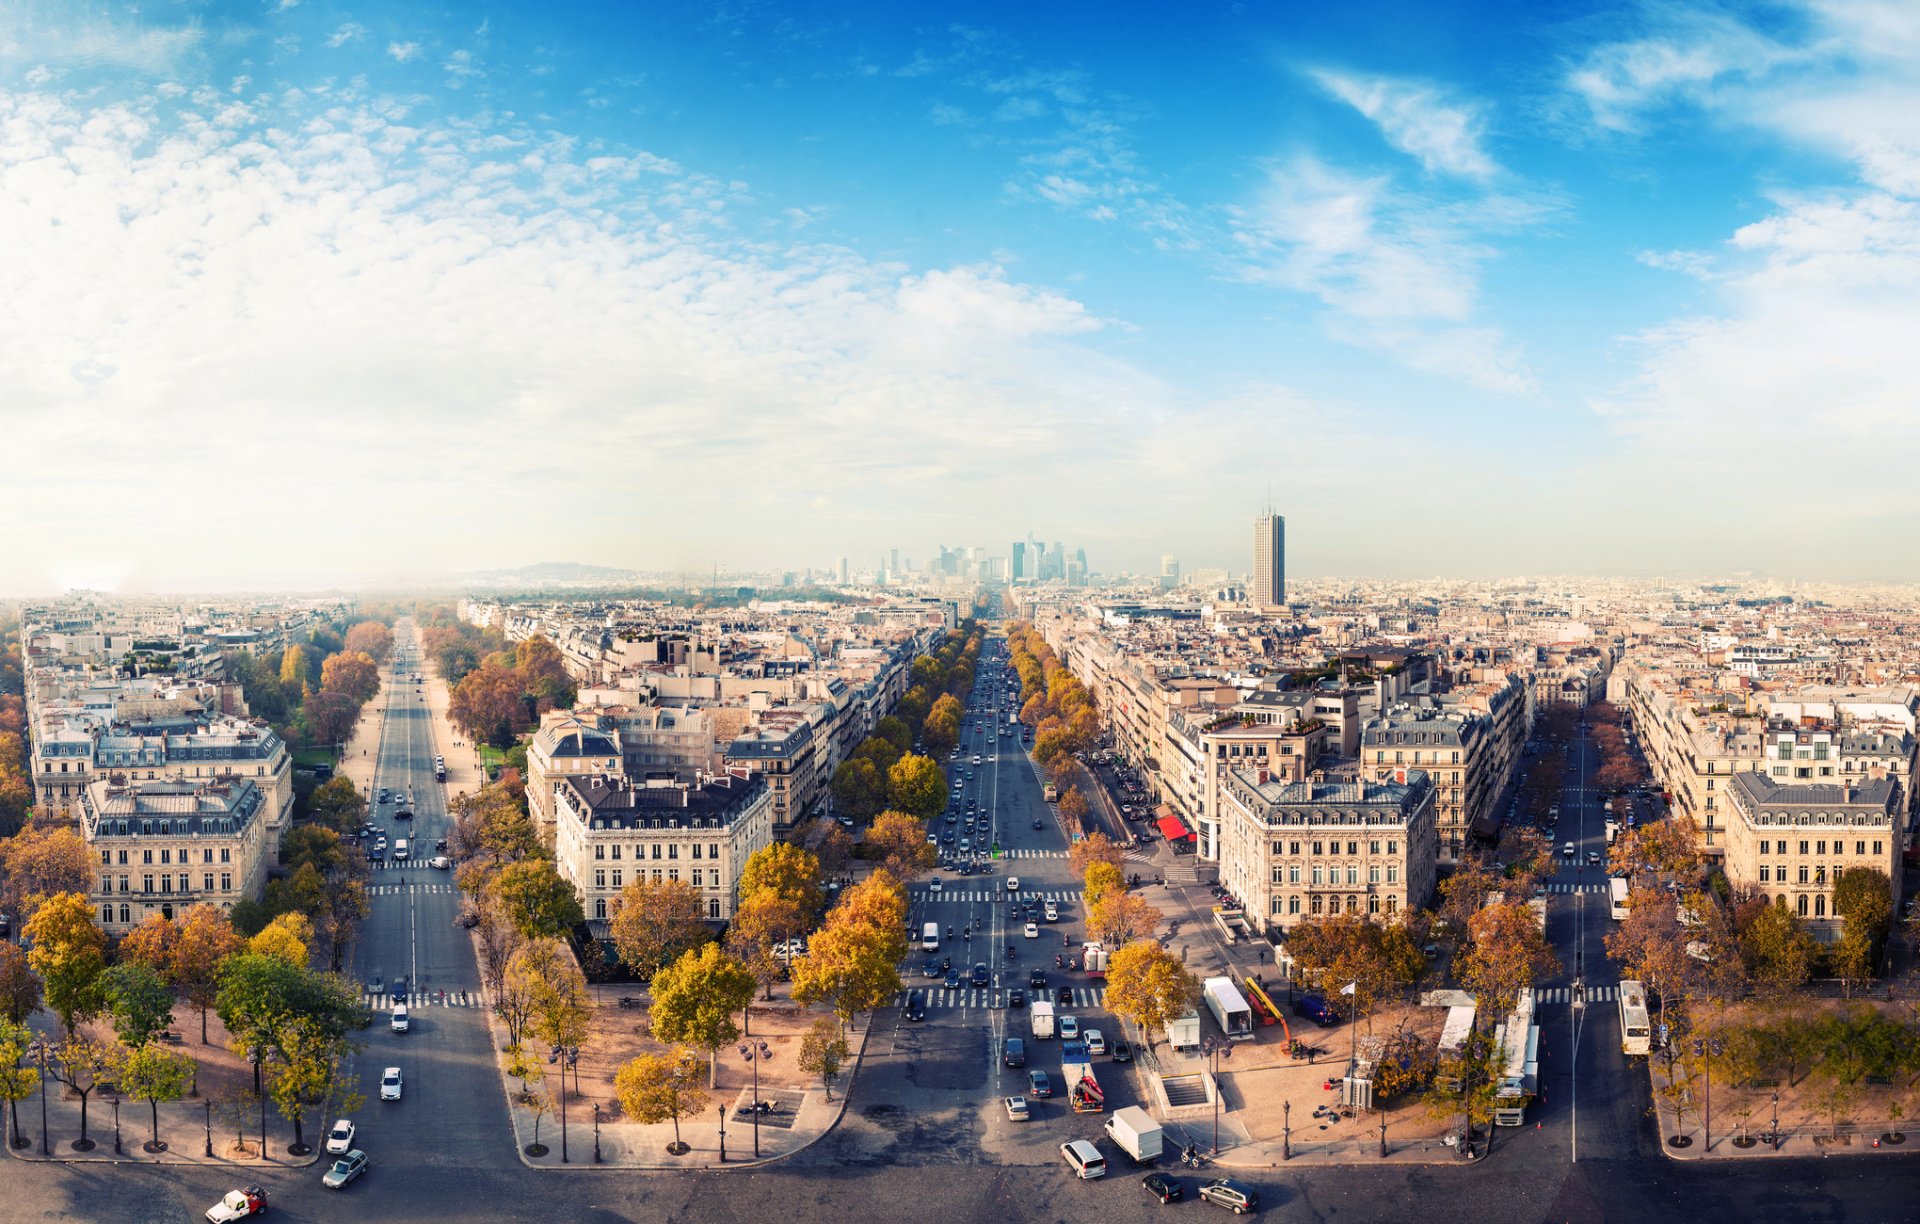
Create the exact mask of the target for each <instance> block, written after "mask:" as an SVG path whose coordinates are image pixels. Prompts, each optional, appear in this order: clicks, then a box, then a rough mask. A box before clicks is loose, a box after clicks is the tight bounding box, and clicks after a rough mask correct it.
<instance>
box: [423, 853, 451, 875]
mask: <svg viewBox="0 0 1920 1224" xmlns="http://www.w3.org/2000/svg"><path fill="white" fill-rule="evenodd" d="M427 866H429V867H436V868H438V869H439V870H441V871H446V870H448V869H449V868H451V867H452V866H453V860H452V859H450V858H448V857H447V856H446V855H444V854H436V855H434V856H433V857H432V858H430V859H428V860H427Z"/></svg>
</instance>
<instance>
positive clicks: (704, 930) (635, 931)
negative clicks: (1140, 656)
mask: <svg viewBox="0 0 1920 1224" xmlns="http://www.w3.org/2000/svg"><path fill="white" fill-rule="evenodd" d="M607 935H608V937H609V938H610V939H612V940H613V947H614V950H615V951H616V952H618V953H619V954H620V963H621V964H623V965H625V966H626V967H627V968H628V969H630V970H632V971H633V972H634V974H636V975H637V976H639V977H641V978H643V979H644V978H651V977H652V976H653V975H654V974H656V973H658V972H659V971H660V969H661V967H662V966H664V965H667V964H670V963H671V962H673V961H675V960H677V959H679V957H680V955H681V954H682V953H684V952H686V951H687V950H688V949H690V948H693V947H696V946H698V945H699V944H702V943H705V942H706V941H707V940H708V939H709V938H711V937H712V932H711V931H710V930H709V929H708V927H707V923H706V918H705V917H704V914H703V911H702V909H701V904H700V894H699V893H698V892H697V891H695V890H694V887H693V885H691V884H689V883H687V882H686V881H685V880H661V881H659V882H657V883H656V882H654V881H651V880H639V879H636V880H634V882H633V883H631V884H629V885H627V886H626V887H625V888H623V889H621V890H620V896H619V899H618V901H617V902H616V903H615V906H614V911H613V919H612V921H611V922H609V923H608V924H607Z"/></svg>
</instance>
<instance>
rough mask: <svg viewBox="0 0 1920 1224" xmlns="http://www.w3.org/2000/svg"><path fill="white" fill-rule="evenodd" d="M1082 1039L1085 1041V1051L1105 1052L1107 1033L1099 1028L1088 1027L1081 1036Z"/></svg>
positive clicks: (1093, 1052)
mask: <svg viewBox="0 0 1920 1224" xmlns="http://www.w3.org/2000/svg"><path fill="white" fill-rule="evenodd" d="M1082 1040H1084V1041H1085V1042H1086V1043H1087V1053H1089V1054H1105V1053H1106V1052H1107V1035H1106V1034H1105V1033H1103V1032H1101V1031H1100V1030H1099V1029H1095V1028H1090V1029H1088V1030H1086V1032H1085V1034H1083V1036H1082Z"/></svg>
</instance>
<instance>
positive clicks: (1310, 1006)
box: [1293, 995, 1340, 1028]
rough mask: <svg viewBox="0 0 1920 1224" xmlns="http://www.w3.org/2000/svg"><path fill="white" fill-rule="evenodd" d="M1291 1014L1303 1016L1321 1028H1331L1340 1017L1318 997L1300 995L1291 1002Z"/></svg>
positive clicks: (1338, 1021)
mask: <svg viewBox="0 0 1920 1224" xmlns="http://www.w3.org/2000/svg"><path fill="white" fill-rule="evenodd" d="M1293 1014H1294V1015H1296V1016H1305V1017H1306V1018H1307V1019H1309V1020H1311V1021H1313V1022H1314V1023H1315V1024H1317V1025H1319V1026H1320V1027H1321V1028H1332V1027H1333V1026H1334V1025H1336V1024H1338V1023H1340V1017H1339V1015H1338V1013H1336V1012H1335V1011H1334V1010H1333V1008H1332V1007H1330V1006H1329V1005H1328V1004H1327V1001H1326V1000H1325V999H1323V998H1321V997H1320V996H1319V995H1301V996H1300V997H1299V998H1297V999H1295V1000H1294V1001H1293Z"/></svg>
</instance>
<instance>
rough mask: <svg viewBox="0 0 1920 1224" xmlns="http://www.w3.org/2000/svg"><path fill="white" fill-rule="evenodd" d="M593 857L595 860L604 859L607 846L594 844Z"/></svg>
mask: <svg viewBox="0 0 1920 1224" xmlns="http://www.w3.org/2000/svg"><path fill="white" fill-rule="evenodd" d="M593 857H594V859H595V860H596V861H604V860H605V859H606V857H607V848H606V847H605V846H595V847H594V848H593Z"/></svg>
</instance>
